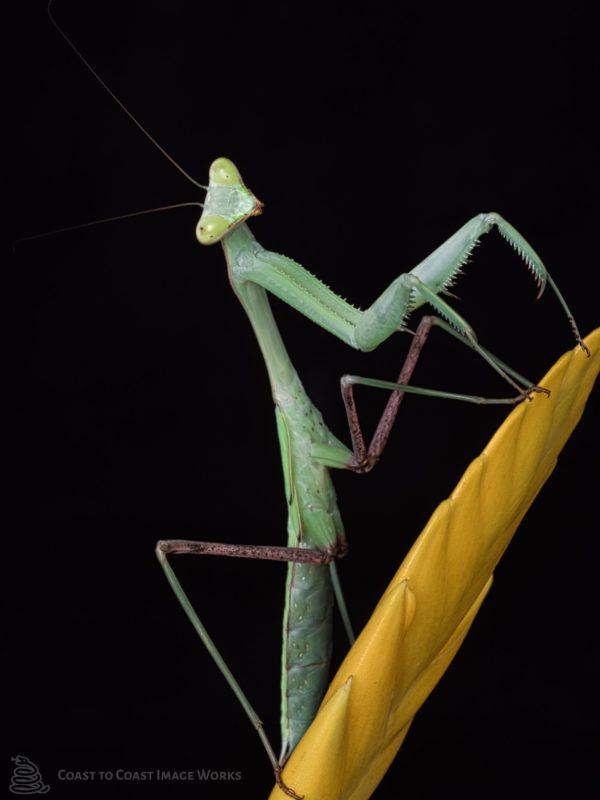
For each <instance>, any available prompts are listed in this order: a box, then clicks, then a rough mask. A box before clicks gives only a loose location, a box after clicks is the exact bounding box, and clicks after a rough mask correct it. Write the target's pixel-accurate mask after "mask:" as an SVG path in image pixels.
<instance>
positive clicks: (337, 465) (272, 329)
mask: <svg viewBox="0 0 600 800" xmlns="http://www.w3.org/2000/svg"><path fill="white" fill-rule="evenodd" d="M49 11H50V5H49ZM51 19H52V17H51ZM53 22H54V20H53ZM54 24H56V23H54ZM57 27H58V26H57ZM59 31H60V33H61V35H63V36H64V37H65V38H66V39H67V41H68V42H69V44H70V46H71V47H72V48H73V49H74V50H75V51H76V52H77V55H78V56H79V57H80V58H82V56H81V54H80V53H79V52H78V51H77V49H76V48H75V47H74V45H73V44H72V42H70V40H68V38H67V37H66V36H65V34H64V33H63V32H62V30H60V28H59ZM83 60H84V63H85V64H86V66H88V67H89V65H88V64H87V62H86V61H85V59H83ZM90 69H91V68H90ZM92 72H93V74H94V75H95V76H96V77H97V78H98V76H97V75H96V73H95V72H94V71H93V70H92ZM98 80H100V79H99V78H98ZM100 82H101V83H102V85H103V86H105V88H106V89H107V91H109V93H110V94H111V96H113V98H114V95H113V94H112V92H111V91H110V89H108V87H106V85H105V84H104V83H103V82H102V81H100ZM114 99H117V98H114ZM117 102H119V101H118V100H117ZM119 105H121V107H123V106H122V104H121V103H120V102H119ZM125 111H126V113H128V115H129V116H130V118H132V119H133V117H132V116H131V114H129V112H128V111H127V110H126V109H125ZM134 122H136V124H138V126H139V123H137V120H135V119H134ZM139 127H141V126H139ZM142 130H143V129H142ZM144 133H145V134H146V135H147V136H148V134H147V132H146V131H144ZM149 138H151V137H149ZM151 140H152V139H151ZM152 141H153V142H154V140H152ZM154 144H156V142H154ZM159 149H160V150H161V152H163V154H165V155H167V154H166V153H164V150H162V148H160V147H159ZM167 157H169V156H168V155H167ZM169 158H170V157H169ZM170 160H171V161H172V159H170ZM177 166H178V165H177ZM178 168H179V167H178ZM179 169H180V168H179ZM197 185H198V184H197ZM202 188H205V189H207V194H206V199H205V202H204V208H203V212H202V216H201V218H200V221H199V222H198V226H197V238H198V240H199V242H200V243H201V244H203V245H210V244H214V243H217V242H221V244H222V246H223V249H224V253H225V258H226V263H227V271H228V277H229V281H230V283H231V286H232V288H233V290H234V293H235V294H236V296H237V297H238V299H239V301H240V303H241V304H242V306H243V308H244V310H245V312H246V314H247V316H248V318H249V321H250V324H251V326H252V328H253V330H254V333H255V335H256V338H257V341H258V344H259V347H260V349H261V352H262V355H263V358H264V361H265V365H266V368H267V372H268V375H269V379H270V383H271V391H272V396H273V400H274V404H275V415H276V427H277V434H278V440H279V446H280V450H281V460H282V467H283V474H284V489H285V497H286V501H287V506H288V521H287V545H286V546H281V547H274V546H260V545H254V544H240V545H232V544H221V543H206V542H191V541H187V540H163V541H160V542H159V543H158V545H157V548H156V551H157V556H158V559H159V561H160V563H161V566H162V568H163V569H164V571H165V574H166V576H167V579H168V580H169V583H170V584H171V586H172V588H173V590H174V592H175V594H176V596H177V598H178V600H179V602H180V603H181V605H182V607H183V608H184V610H185V613H186V614H187V615H188V617H189V618H190V620H191V622H192V624H193V625H194V628H195V629H196V631H197V632H198V634H199V636H200V638H201V639H202V641H203V642H204V644H205V645H206V646H207V648H208V650H209V652H210V653H211V655H212V656H213V658H214V659H215V661H216V662H217V665H218V666H219V668H220V669H221V671H222V672H223V674H224V676H225V677H226V679H227V681H228V682H229V684H230V686H231V687H232V689H233V691H234V692H235V694H236V696H237V697H238V699H239V700H240V702H241V703H242V705H243V707H244V709H245V711H246V713H247V714H248V716H249V717H250V719H251V721H252V724H253V725H254V726H255V727H256V729H257V731H258V734H259V736H260V738H261V740H262V741H263V744H264V746H265V748H266V750H267V753H268V755H269V759H270V761H271V763H272V766H273V769H274V772H275V776H276V780H277V782H278V784H279V785H280V786H281V788H282V789H283V790H284V791H285V792H286V793H287V794H289V795H290V796H292V797H297V795H296V794H295V792H294V791H293V788H290V787H287V786H285V785H284V784H283V782H282V779H281V768H282V766H283V764H284V763H285V761H286V759H287V758H288V757H289V755H290V753H291V752H292V751H293V749H294V747H295V746H296V744H297V742H298V741H299V739H300V738H301V736H302V735H303V733H304V731H305V730H306V729H307V727H308V726H309V725H310V723H311V721H312V720H313V718H314V716H315V714H316V711H317V709H318V706H319V703H320V701H321V697H322V695H323V692H324V689H325V684H326V681H327V676H328V670H329V662H330V657H331V628H332V608H333V597H334V596H335V599H336V602H337V605H338V608H339V610H340V613H341V616H342V619H343V622H344V627H345V628H346V631H347V635H348V638H349V640H350V641H352V640H353V633H352V628H351V625H350V620H349V614H348V611H347V609H346V605H345V602H344V598H343V594H342V591H341V587H340V582H339V579H338V575H337V571H336V563H335V562H336V559H337V558H340V557H342V556H344V555H345V553H346V550H347V544H346V537H345V533H344V528H343V524H342V519H341V515H340V512H339V510H338V507H337V503H336V497H335V491H334V488H333V484H332V481H331V477H330V470H332V469H345V470H349V471H352V472H355V473H357V474H365V473H367V472H369V471H370V470H371V469H372V468H373V467H374V466H375V465H376V463H377V461H378V460H379V458H380V457H381V454H382V452H383V449H384V448H385V445H386V443H387V441H388V437H389V435H390V431H391V428H392V426H393V423H394V420H395V418H396V415H397V412H398V409H399V406H400V403H401V401H402V398H403V396H404V393H406V392H409V393H414V394H422V395H428V396H432V397H439V398H446V399H454V400H460V401H465V402H471V403H477V404H486V403H487V404H509V405H510V404H514V403H517V402H520V401H521V400H523V399H525V398H527V397H528V396H529V395H530V394H531V393H532V392H544V389H543V387H538V386H534V385H532V384H531V383H530V382H529V381H528V380H527V379H526V378H524V377H523V376H521V375H520V374H519V373H517V372H516V371H514V370H513V369H512V368H511V367H509V366H508V365H506V364H505V363H504V362H502V361H501V360H500V359H499V358H497V357H496V356H495V355H493V354H492V353H491V352H490V351H489V350H487V349H486V348H484V347H482V346H481V345H480V344H479V342H478V340H477V337H476V335H475V332H474V331H473V329H472V328H471V326H470V325H469V324H468V322H467V321H466V320H465V319H463V318H462V317H461V316H460V315H459V314H458V313H457V312H456V311H455V310H454V309H453V308H452V306H451V305H450V304H449V303H448V302H446V300H445V299H444V297H443V295H444V293H447V292H448V290H449V288H450V287H451V286H452V285H453V283H454V281H455V280H456V278H457V277H458V276H459V274H460V272H461V268H462V267H463V266H464V265H465V263H466V262H467V260H468V258H469V256H470V254H471V253H472V251H473V249H474V247H475V246H476V244H477V243H478V241H479V239H480V238H481V236H483V234H485V233H487V232H488V231H489V230H491V229H492V228H493V227H496V228H497V229H498V230H499V232H500V233H501V234H502V235H503V236H504V238H505V239H507V240H508V242H509V243H510V244H511V245H512V246H514V247H515V248H516V250H517V251H518V252H519V253H520V255H521V256H522V257H523V259H524V261H525V263H526V265H527V266H528V268H529V269H530V270H531V272H532V273H533V276H534V278H535V279H536V280H537V282H538V285H539V289H540V294H541V293H542V291H543V290H544V288H545V286H546V285H549V286H550V288H551V289H552V290H553V291H554V293H555V294H556V296H557V298H558V300H559V302H560V304H561V305H562V307H563V308H564V310H565V312H566V314H567V317H568V319H569V321H570V324H571V327H572V329H573V332H574V334H575V337H576V339H577V341H578V342H579V344H580V346H581V347H585V346H584V345H583V342H582V340H581V337H580V335H579V331H578V329H577V326H576V324H575V321H574V318H573V315H572V314H571V312H570V310H569V308H568V306H567V304H566V302H565V300H564V298H563V297H562V295H561V294H560V292H559V290H558V288H557V286H556V284H555V283H554V281H553V280H552V278H551V277H550V275H549V274H548V272H547V271H546V269H545V267H544V265H543V263H542V261H541V259H540V258H539V256H538V255H537V253H536V252H535V250H534V249H533V248H532V247H531V246H530V245H529V244H528V243H527V241H526V240H525V239H524V238H523V237H522V236H521V234H520V233H519V232H518V231H517V230H516V229H515V228H514V227H513V226H512V225H511V224H509V223H508V222H507V221H506V220H504V219H503V218H502V217H501V216H500V215H498V214H495V213H489V214H480V215H478V216H476V217H474V218H473V219H471V220H470V221H469V222H467V223H466V224H465V225H464V226H463V227H462V228H460V229H459V230H458V231H457V232H456V233H455V234H454V235H453V236H451V237H450V238H449V239H448V240H447V241H446V242H444V243H443V244H442V245H441V246H440V247H438V248H437V249H436V250H435V251H434V252H433V253H432V254H431V255H429V256H427V257H426V258H425V259H424V260H423V261H422V262H421V263H420V264H418V265H417V266H416V267H415V268H414V269H412V270H411V271H410V272H408V273H405V274H402V275H400V276H399V277H398V278H396V279H395V280H394V281H393V282H392V283H391V284H390V286H389V287H388V288H387V289H385V291H384V292H383V293H382V294H381V295H380V296H379V298H378V299H377V300H376V301H375V302H374V303H373V304H372V305H371V306H370V307H369V308H368V309H366V310H364V311H362V310H360V309H357V308H355V307H353V306H352V305H350V304H349V303H347V302H346V301H344V300H342V299H341V298H340V297H339V296H338V295H336V294H335V293H334V292H333V291H331V290H330V289H329V288H328V287H326V286H325V285H324V284H323V283H322V282H321V281H320V280H318V279H317V278H316V277H315V276H313V275H312V274H310V273H309V272H308V271H307V270H305V269H304V268H303V267H302V266H300V265H299V264H297V263H296V262H294V261H292V260H291V259H289V258H287V257H285V256H282V255H279V254H276V253H273V252H270V251H268V250H265V249H264V248H263V247H262V246H261V245H260V244H259V243H258V242H257V241H256V239H255V238H254V236H253V235H252V233H251V231H250V229H249V227H248V224H247V222H248V220H249V219H250V218H251V217H253V216H255V215H257V214H259V213H260V212H261V209H262V204H261V203H260V201H259V200H258V199H257V198H256V197H255V196H254V194H253V193H252V192H251V191H250V190H249V189H248V188H247V187H246V186H245V184H244V182H243V180H242V178H241V175H240V173H239V171H238V170H237V168H236V167H235V165H234V164H233V163H232V162H231V161H230V160H228V159H226V158H219V159H217V160H216V161H215V162H214V163H213V164H212V166H211V168H210V173H209V185H208V187H202ZM268 293H271V294H273V295H275V296H277V297H279V298H280V299H281V300H283V301H284V302H286V303H288V304H289V305H290V306H292V307H293V308H295V309H296V310H298V311H299V312H300V313H302V314H303V315H305V316H306V317H308V318H309V319H310V320H312V321H313V322H315V323H316V324H317V325H319V326H321V327H322V328H324V329H325V330H326V331H328V332H329V333H331V334H333V335H334V336H336V337H338V338H339V339H341V340H342V341H343V342H345V343H346V344H348V345H350V346H351V347H353V348H355V349H358V350H363V351H370V350H373V349H374V348H376V347H377V346H378V345H379V344H381V343H382V342H384V341H385V340H386V339H388V338H389V337H390V336H392V335H393V334H394V333H396V332H408V329H407V328H406V324H407V321H408V318H409V315H410V314H411V313H412V312H413V311H416V310H417V309H418V308H420V307H422V306H423V305H425V304H428V305H429V306H431V307H432V308H433V309H434V311H435V312H437V316H433V315H428V316H425V317H423V318H422V319H421V321H420V323H419V325H418V327H417V330H416V332H414V333H413V334H412V342H411V345H410V349H409V352H408V355H407V357H406V360H405V362H404V365H403V367H402V369H401V370H400V373H399V376H398V380H397V382H389V381H381V380H376V379H372V378H364V377H358V376H349V375H346V376H344V377H343V378H342V380H341V385H342V397H343V401H344V404H345V407H346V413H347V418H348V423H349V431H350V439H351V448H348V447H347V446H346V445H344V444H343V443H342V442H341V441H340V440H339V439H338V438H336V437H335V436H334V434H333V433H332V432H331V431H330V430H329V429H328V427H327V426H326V424H325V422H324V421H323V418H322V416H321V414H320V412H319V411H318V409H317V408H316V407H315V406H314V405H313V404H312V402H311V401H310V399H309V398H308V396H307V394H306V393H305V391H304V389H303V387H302V384H301V382H300V379H299V377H298V375H297V373H296V370H295V369H294V366H293V364H292V362H291V360H290V358H289V355H288V353H287V351H286V349H285V345H284V343H283V340H282V338H281V335H280V333H279V331H278V328H277V325H276V322H275V319H274V317H273V314H272V312H271V309H270V306H269V300H268ZM433 327H439V328H441V329H442V330H443V331H445V332H447V333H448V334H450V335H451V336H453V337H454V338H455V339H457V340H458V341H460V342H462V343H463V344H465V345H467V346H468V347H469V348H471V349H472V350H474V351H475V352H476V353H477V354H478V355H479V356H480V357H481V358H482V359H484V360H485V361H486V362H487V363H488V365H489V366H490V367H491V368H492V369H494V370H495V371H496V372H497V373H498V374H499V375H500V376H501V377H502V378H503V379H504V380H505V381H506V382H507V383H508V384H509V385H510V386H511V390H512V395H511V396H510V397H505V398H482V397H475V396H472V395H463V394H455V393H449V392H442V391H436V390H433V389H425V388H420V387H416V386H412V385H410V380H411V377H412V373H413V371H414V369H415V366H416V364H417V361H418V359H419V357H420V354H421V352H422V350H423V347H424V345H425V343H426V341H427V338H428V335H429V333H430V331H431V330H432V328H433ZM355 385H364V386H368V387H373V388H379V389H383V390H387V391H389V392H390V396H389V399H388V401H387V404H386V406H385V409H384V411H383V413H382V415H381V419H380V421H379V424H378V425H377V428H376V431H375V433H374V435H373V437H372V439H371V441H370V443H369V444H368V445H367V443H366V441H365V437H364V435H363V432H362V427H361V424H360V421H359V417H358V412H357V407H356V403H355V399H354V388H353V387H354V386H355ZM174 554H205V555H223V556H234V557H244V558H261V559H268V560H275V561H285V562H287V564H288V568H287V578H286V587H285V607H284V615H283V643H282V669H281V749H280V752H279V755H276V753H275V751H274V750H273V748H272V746H271V745H270V743H269V741H268V740H267V737H266V735H265V733H264V730H263V727H262V723H261V722H260V718H259V716H258V715H257V713H256V712H255V711H254V709H253V708H252V706H251V704H250V702H249V700H248V699H247V697H246V695H245V694H244V692H243V691H242V689H241V687H240V685H239V684H238V682H237V681H236V679H235V678H234V676H233V674H232V673H231V671H230V670H229V668H228V667H227V665H226V663H225V662H224V660H223V658H222V657H221V655H220V654H219V652H218V650H217V648H216V647H215V645H214V643H213V642H212V640H211V639H210V637H209V635H208V633H207V631H206V629H205V628H204V626H203V624H202V622H201V620H200V618H199V616H198V614H197V613H196V611H195V610H194V609H193V607H192V605H191V603H190V601H189V599H188V597H187V595H186V594H185V591H184V589H183V587H182V586H181V584H180V583H179V581H178V579H177V577H176V575H175V573H174V571H173V569H172V566H171V564H170V562H169V560H168V556H169V555H174Z"/></svg>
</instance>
